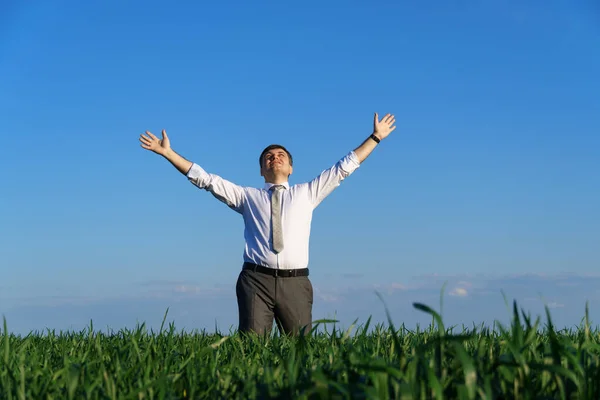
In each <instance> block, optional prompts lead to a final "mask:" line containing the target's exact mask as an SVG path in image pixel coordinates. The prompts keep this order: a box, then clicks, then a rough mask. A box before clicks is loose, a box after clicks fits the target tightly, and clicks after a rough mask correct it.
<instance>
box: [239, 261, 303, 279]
mask: <svg viewBox="0 0 600 400" xmlns="http://www.w3.org/2000/svg"><path fill="white" fill-rule="evenodd" d="M243 269H249V270H252V271H256V272H260V273H261V274H267V275H271V276H274V277H281V278H292V277H295V276H308V268H299V269H275V268H267V267H263V266H262V265H258V264H253V263H249V262H244V266H243Z"/></svg>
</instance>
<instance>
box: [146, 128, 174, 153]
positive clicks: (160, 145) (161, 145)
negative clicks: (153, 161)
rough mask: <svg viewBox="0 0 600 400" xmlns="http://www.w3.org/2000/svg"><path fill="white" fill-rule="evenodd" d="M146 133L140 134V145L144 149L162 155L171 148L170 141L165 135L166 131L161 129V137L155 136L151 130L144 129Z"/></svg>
mask: <svg viewBox="0 0 600 400" xmlns="http://www.w3.org/2000/svg"><path fill="white" fill-rule="evenodd" d="M146 134H147V136H146V135H144V134H143V133H142V134H141V135H140V142H141V143H142V144H141V146H142V147H143V148H144V149H146V150H150V151H153V152H155V153H156V154H160V155H162V156H164V155H165V154H166V153H167V151H169V150H170V149H171V142H170V141H169V137H168V136H167V132H166V131H165V130H164V129H163V130H162V139H159V138H157V137H156V136H155V135H154V134H152V132H150V131H146Z"/></svg>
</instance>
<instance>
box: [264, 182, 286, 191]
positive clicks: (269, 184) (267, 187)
mask: <svg viewBox="0 0 600 400" xmlns="http://www.w3.org/2000/svg"><path fill="white" fill-rule="evenodd" d="M275 185H276V184H275V183H270V182H265V186H264V189H265V190H266V191H267V192H268V191H269V189H271V187H272V186H275ZM279 185H282V186H283V187H284V188H286V189H289V188H290V184H289V183H288V182H283V183H280V184H279Z"/></svg>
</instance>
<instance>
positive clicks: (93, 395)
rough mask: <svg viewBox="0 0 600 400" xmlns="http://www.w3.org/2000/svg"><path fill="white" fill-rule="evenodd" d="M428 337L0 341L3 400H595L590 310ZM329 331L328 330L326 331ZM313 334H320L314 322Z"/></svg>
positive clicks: (135, 335)
mask: <svg viewBox="0 0 600 400" xmlns="http://www.w3.org/2000/svg"><path fill="white" fill-rule="evenodd" d="M414 306H415V307H416V308H417V309H419V310H422V311H423V312H426V313H429V314H431V316H432V318H433V321H434V322H433V323H432V324H431V326H430V327H429V328H428V329H426V330H424V331H420V330H417V331H416V332H412V331H408V330H406V329H404V327H401V328H400V329H398V330H397V329H395V328H394V326H393V324H392V323H391V320H390V326H389V327H387V328H386V327H384V326H383V325H378V326H375V327H373V328H372V329H371V331H369V324H370V319H369V320H367V322H366V324H365V325H364V326H361V327H358V328H357V330H356V331H355V332H354V331H353V329H352V328H350V329H349V330H347V331H340V330H337V329H335V328H334V329H332V330H331V331H330V332H329V329H326V330H325V332H322V333H317V332H316V331H315V328H316V327H315V328H313V331H314V332H312V333H313V334H312V335H306V336H300V337H297V338H288V337H280V336H278V335H274V336H272V337H269V338H266V337H256V336H251V335H250V336H244V335H240V334H238V333H235V332H234V333H233V334H232V335H230V336H223V335H221V334H220V333H215V334H207V333H196V334H190V333H183V332H180V333H178V332H177V331H176V330H175V327H174V326H173V325H170V327H169V329H167V330H164V321H163V326H161V328H160V331H159V332H157V333H154V332H152V331H150V332H148V331H147V329H145V326H144V325H141V326H138V327H137V328H136V329H135V330H131V331H130V330H122V331H119V332H118V333H114V334H103V333H98V332H94V330H93V326H90V329H89V330H85V331H82V332H79V333H60V334H56V333H55V332H52V331H49V332H47V333H46V334H45V335H41V334H33V333H32V334H30V335H28V336H26V337H19V336H15V335H12V334H9V332H8V330H7V327H6V321H4V330H3V331H2V334H1V335H0V337H1V339H0V398H1V399H177V398H192V399H199V398H209V399H225V398H226V399H232V398H365V399H366V398H369V399H387V398H396V399H428V398H435V399H442V398H445V399H541V398H548V399H550V398H552V399H598V398H600V364H599V357H600V333H598V331H592V330H591V329H590V326H589V322H588V314H587V307H586V317H585V321H584V322H583V323H582V325H581V326H580V327H579V329H577V330H566V331H560V332H558V331H556V330H555V329H554V327H553V325H552V321H551V318H550V313H549V312H548V309H546V315H547V319H548V321H547V324H546V327H545V329H543V330H542V329H541V327H540V319H539V318H538V319H536V321H532V320H531V318H530V317H529V316H527V315H525V313H524V312H522V311H521V312H519V311H518V309H517V304H516V303H514V304H513V320H512V323H511V326H510V327H506V328H505V327H502V326H500V327H499V329H498V330H494V331H492V330H490V329H488V328H485V327H482V328H480V329H472V330H467V329H464V330H462V331H461V332H454V330H453V329H446V328H445V327H444V325H443V321H442V319H441V317H440V316H439V314H438V313H437V312H435V311H434V310H432V309H431V308H429V307H428V306H426V305H423V304H414ZM322 323H325V322H322ZM317 325H318V323H317Z"/></svg>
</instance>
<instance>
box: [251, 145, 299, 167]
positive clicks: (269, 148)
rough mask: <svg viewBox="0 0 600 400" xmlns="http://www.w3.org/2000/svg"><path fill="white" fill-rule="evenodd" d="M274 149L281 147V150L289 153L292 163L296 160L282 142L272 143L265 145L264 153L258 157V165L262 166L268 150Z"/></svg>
mask: <svg viewBox="0 0 600 400" xmlns="http://www.w3.org/2000/svg"><path fill="white" fill-rule="evenodd" d="M273 149H281V150H283V151H285V152H286V153H287V155H288V157H289V158H290V165H294V160H293V159H292V154H291V153H290V152H289V151H288V150H287V149H286V148H285V147H283V146H282V145H280V144H271V145H269V146H267V147H265V149H264V150H263V151H262V153H260V157H258V165H260V166H261V167H262V164H263V163H262V162H263V157H264V156H265V154H266V153H267V151H269V150H273Z"/></svg>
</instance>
